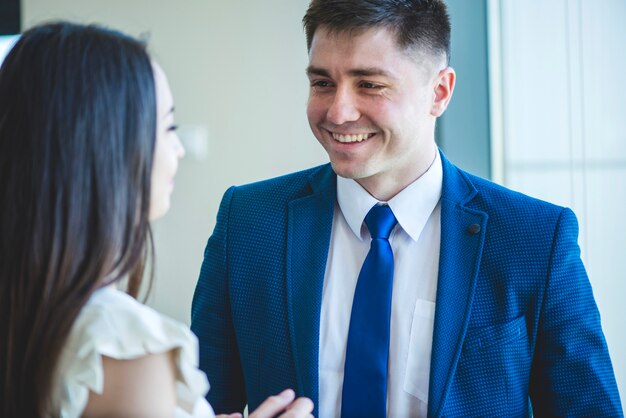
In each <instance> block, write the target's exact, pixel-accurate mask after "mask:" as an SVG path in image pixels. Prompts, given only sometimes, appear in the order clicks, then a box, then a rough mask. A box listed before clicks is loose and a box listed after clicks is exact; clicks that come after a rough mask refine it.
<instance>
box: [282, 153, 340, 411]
mask: <svg viewBox="0 0 626 418" xmlns="http://www.w3.org/2000/svg"><path fill="white" fill-rule="evenodd" d="M309 183H310V186H311V194H308V195H307V196H304V197H302V198H299V199H296V200H293V201H291V202H290V203H289V209H288V237H287V266H286V268H287V309H288V315H289V326H290V332H291V335H292V338H291V341H292V351H293V355H294V364H295V368H296V379H297V382H298V395H299V396H302V395H304V396H308V397H309V398H311V399H312V400H313V402H314V403H315V405H316V410H315V411H314V414H315V415H317V404H318V397H319V385H318V377H319V373H318V355H319V324H320V311H321V302H322V288H323V284H324V274H325V270H326V260H327V258H328V249H329V245H330V233H331V228H332V222H333V210H334V204H335V195H336V177H335V174H334V172H333V171H332V169H331V168H330V165H326V166H324V167H323V168H322V169H321V170H318V171H316V172H315V173H314V174H313V175H312V177H311V178H310V181H309Z"/></svg>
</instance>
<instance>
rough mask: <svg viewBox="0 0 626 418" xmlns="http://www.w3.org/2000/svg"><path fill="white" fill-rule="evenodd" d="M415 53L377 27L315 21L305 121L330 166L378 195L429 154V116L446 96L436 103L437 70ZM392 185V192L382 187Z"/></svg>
mask: <svg viewBox="0 0 626 418" xmlns="http://www.w3.org/2000/svg"><path fill="white" fill-rule="evenodd" d="M422 55H423V56H424V57H426V54H417V53H416V54H413V55H411V54H409V53H407V52H406V51H403V50H401V49H400V48H399V47H398V46H397V45H396V41H395V36H394V34H393V33H392V32H391V31H389V30H387V29H385V28H372V29H367V30H365V31H363V32H352V33H350V32H340V33H335V32H329V31H328V30H326V28H324V27H320V28H318V29H317V31H316V33H315V35H314V37H313V42H312V45H311V50H310V53H309V68H308V69H307V73H308V77H309V80H310V86H311V87H310V93H309V101H308V106H307V116H308V119H309V124H310V126H311V129H312V130H313V134H314V135H315V136H316V138H317V140H318V141H319V142H320V144H322V146H323V147H324V149H326V152H327V153H328V155H329V157H330V161H331V163H332V166H333V169H334V170H335V172H336V173H337V174H338V175H340V176H342V177H347V178H353V179H355V180H357V181H358V182H359V183H360V184H361V185H362V186H363V187H364V188H365V189H366V190H368V191H369V192H370V193H371V194H373V195H374V196H375V197H379V198H380V196H376V193H375V191H376V192H380V190H379V189H380V188H381V187H382V188H383V189H386V191H385V190H383V191H382V192H383V193H382V194H385V193H387V194H388V192H392V194H395V193H397V192H398V191H400V190H401V189H402V188H404V187H406V186H407V185H408V184H410V183H411V182H412V181H413V180H415V179H416V178H417V177H419V176H420V175H421V174H422V173H423V172H424V171H425V169H426V168H428V165H429V164H430V162H432V159H433V158H434V155H435V154H434V153H435V152H436V147H435V144H434V127H435V119H436V117H437V116H439V115H440V114H441V113H443V109H445V105H446V104H447V100H448V99H449V97H448V98H444V99H445V104H444V106H443V109H442V108H441V103H440V101H441V97H439V96H441V94H440V93H441V92H440V86H439V84H440V80H439V79H440V77H441V73H442V72H441V71H440V70H441V68H440V67H438V66H437V64H434V63H433V61H438V60H435V59H433V58H422V59H420V58H419V57H420V56H422ZM449 71H452V70H451V69H450V70H449ZM444 72H445V71H444ZM453 83H454V76H453V75H452V84H453ZM450 94H451V89H450ZM424 165H425V167H424ZM394 185H395V188H399V190H395V191H392V190H390V187H391V188H393V187H394ZM379 194H381V193H379ZM387 197H392V196H387Z"/></svg>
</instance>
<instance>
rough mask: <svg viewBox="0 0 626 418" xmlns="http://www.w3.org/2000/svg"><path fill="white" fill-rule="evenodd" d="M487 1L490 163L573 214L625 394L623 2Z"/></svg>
mask: <svg viewBox="0 0 626 418" xmlns="http://www.w3.org/2000/svg"><path fill="white" fill-rule="evenodd" d="M490 5H491V6H492V7H491V10H490V11H491V12H492V13H497V16H496V19H495V20H492V22H496V25H495V26H492V29H493V30H492V33H497V32H498V31H499V32H500V34H501V37H499V39H498V40H494V42H493V43H492V48H494V47H495V49H494V53H493V54H491V56H492V59H494V60H498V62H495V63H493V66H492V68H493V69H496V71H494V74H493V75H494V76H495V77H496V78H495V79H494V80H493V81H494V83H493V84H492V86H493V87H495V88H496V92H495V93H496V94H495V95H494V98H495V99H496V100H493V101H492V102H493V103H492V104H493V105H494V106H495V108H494V110H495V112H494V113H493V115H495V117H496V118H499V117H501V119H500V120H497V121H494V124H493V126H494V127H495V128H496V129H495V132H494V134H495V135H494V138H495V139H496V143H495V144H494V145H495V147H494V148H493V149H494V150H496V155H494V158H496V161H495V166H499V167H502V168H503V172H502V177H501V178H500V180H501V181H503V182H504V184H505V185H507V186H509V187H511V188H513V189H517V190H520V191H522V192H525V193H528V194H530V195H533V196H537V197H539V198H543V199H545V200H549V201H551V202H555V203H558V204H561V205H565V206H569V207H571V208H573V209H574V211H575V212H576V214H577V216H578V219H579V223H580V240H579V242H580V246H581V251H582V258H583V260H584V262H585V265H586V267H587V272H588V274H589V278H590V281H591V283H592V286H593V289H594V295H595V298H596V301H597V303H598V306H599V309H600V313H601V316H602V325H603V329H604V332H605V336H606V339H607V342H608V345H609V350H610V352H611V359H612V360H613V367H614V369H615V374H616V377H617V380H618V384H619V386H620V393H621V397H622V399H626V326H624V320H625V319H626V217H625V216H624V207H625V206H626V117H625V116H626V105H625V104H624V103H625V102H624V100H626V78H624V74H626V49H624V42H625V41H626V25H624V20H625V19H626V2H624V0H551V1H545V0H525V1H518V0H495V1H493V2H491V3H490ZM498 9H499V10H498ZM492 17H494V16H493V15H492ZM498 43H500V45H499V48H498ZM498 70H500V71H501V72H500V73H499V74H498ZM500 106H501V107H500ZM499 158H500V160H499Z"/></svg>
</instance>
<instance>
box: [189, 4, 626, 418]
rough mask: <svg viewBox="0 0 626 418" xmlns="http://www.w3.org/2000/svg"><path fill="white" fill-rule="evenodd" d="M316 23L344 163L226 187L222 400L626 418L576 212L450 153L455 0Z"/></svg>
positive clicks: (218, 373) (314, 79)
mask: <svg viewBox="0 0 626 418" xmlns="http://www.w3.org/2000/svg"><path fill="white" fill-rule="evenodd" d="M304 25H305V30H306V35H307V43H308V49H309V60H310V62H309V67H308V69H307V74H308V77H309V81H310V86H311V87H310V97H309V102H308V108H307V115H308V118H309V123H310V125H311V129H312V130H313V133H314V134H315V136H316V138H317V139H318V141H319V142H320V144H321V145H322V146H323V147H324V148H325V150H326V151H327V153H328V155H329V157H330V162H331V164H330V165H324V166H321V167H316V168H312V169H309V170H306V171H303V172H298V173H294V174H290V175H287V176H284V177H280V178H276V179H271V180H267V181H264V182H260V183H256V184H251V185H246V186H241V187H233V188H231V189H229V190H228V191H227V192H226V194H225V195H224V198H223V200H222V204H221V206H220V210H219V214H218V217H217V224H216V227H215V231H214V233H213V235H212V236H211V238H210V239H209V241H208V244H207V248H206V252H205V259H204V263H203V265H202V269H201V272H200V278H199V281H198V285H197V288H196V293H195V296H194V302H193V308H192V329H193V330H194V332H195V333H196V334H197V335H198V337H199V339H200V346H201V348H200V366H201V368H203V369H204V370H205V371H206V372H207V374H208V377H209V380H210V381H211V382H212V384H214V387H215V388H216V389H214V390H211V391H210V393H209V400H210V402H211V403H212V404H213V405H214V407H215V409H216V410H217V411H221V410H238V409H242V408H243V406H244V405H245V404H246V403H248V404H249V405H250V406H251V407H252V408H254V407H255V406H256V405H258V404H259V403H260V402H261V401H262V400H263V399H264V398H265V397H266V396H267V395H268V394H271V393H274V392H276V391H278V390H281V389H282V388H283V387H293V388H296V390H297V392H298V393H299V394H301V395H303V396H308V397H310V398H311V399H312V400H313V401H314V402H315V404H316V410H315V415H316V416H318V415H319V416H320V417H323V418H325V417H336V416H343V417H368V416H385V415H386V416H389V417H409V416H410V417H423V416H528V415H529V414H530V413H531V411H532V413H534V414H536V415H537V416H544V415H555V416H621V415H622V410H621V405H620V400H619V395H618V392H617V387H616V383H615V378H614V376H613V371H612V366H611V361H610V359H609V355H608V352H607V347H606V343H605V341H604V336H603V334H602V330H601V327H600V318H599V314H598V310H597V308H596V305H595V302H594V300H593V295H592V291H591V287H590V284H589V281H588V279H587V276H586V273H585V270H584V267H583V264H582V262H581V260H580V256H579V249H578V245H577V235H578V229H577V222H576V218H575V216H574V214H573V213H572V212H571V211H570V210H569V209H566V208H561V207H557V206H554V205H551V204H548V203H545V202H541V201H538V200H535V199H532V198H529V197H527V196H524V195H521V194H519V193H515V192H512V191H510V190H507V189H505V188H502V187H499V186H497V185H494V184H492V183H490V182H488V181H486V180H483V179H480V178H477V177H474V176H472V175H470V174H468V173H465V172H463V171H462V170H460V169H458V168H456V167H455V166H454V165H452V164H451V163H450V162H449V161H447V160H446V158H445V156H443V154H441V153H440V152H439V151H438V150H437V147H436V145H435V142H434V130H435V122H436V119H437V117H439V116H441V114H443V112H444V111H445V109H446V107H447V105H448V103H449V101H450V99H451V97H452V92H453V90H454V83H455V73H454V71H453V70H452V68H450V67H449V66H448V56H449V37H450V25H449V19H448V15H447V12H446V8H445V4H444V3H443V2H442V1H438V0H403V1H401V0H368V1H364V0H313V1H312V2H311V4H310V7H309V9H308V11H307V14H306V15H305V17H304Z"/></svg>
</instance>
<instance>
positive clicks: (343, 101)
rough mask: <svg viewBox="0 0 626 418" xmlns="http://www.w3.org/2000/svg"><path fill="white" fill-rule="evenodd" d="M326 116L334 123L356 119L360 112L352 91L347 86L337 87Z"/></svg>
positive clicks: (338, 123) (339, 123)
mask: <svg viewBox="0 0 626 418" xmlns="http://www.w3.org/2000/svg"><path fill="white" fill-rule="evenodd" d="M326 117H327V119H328V121H329V122H331V123H333V124H335V125H341V124H344V123H346V122H355V121H357V120H358V119H359V118H360V117H361V113H360V112H359V110H358V108H357V103H356V97H355V96H354V93H353V92H352V91H351V90H350V89H348V88H337V90H336V92H335V95H334V96H333V101H332V103H331V104H330V107H329V108H328V113H327V115H326Z"/></svg>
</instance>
